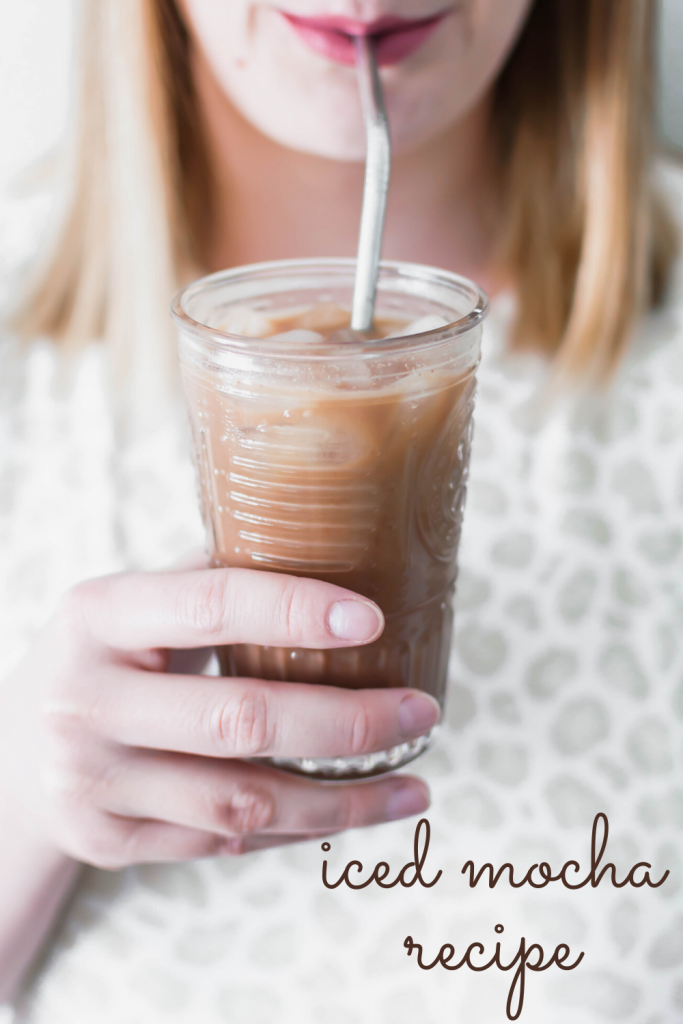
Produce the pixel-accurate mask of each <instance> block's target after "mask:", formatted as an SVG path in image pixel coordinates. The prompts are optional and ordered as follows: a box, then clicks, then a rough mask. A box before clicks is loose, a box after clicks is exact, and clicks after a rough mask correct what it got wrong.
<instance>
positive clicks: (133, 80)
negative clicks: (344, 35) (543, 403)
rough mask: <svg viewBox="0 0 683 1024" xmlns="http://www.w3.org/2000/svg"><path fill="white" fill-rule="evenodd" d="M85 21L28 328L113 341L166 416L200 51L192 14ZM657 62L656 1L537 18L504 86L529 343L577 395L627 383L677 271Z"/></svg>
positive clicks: (520, 338) (512, 230)
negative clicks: (53, 225) (62, 191)
mask: <svg viewBox="0 0 683 1024" xmlns="http://www.w3.org/2000/svg"><path fill="white" fill-rule="evenodd" d="M81 3H82V14H83V17H82V25H81V40H80V43H81V53H82V61H81V64H80V71H81V79H80V83H79V88H78V96H79V109H78V114H77V117H76V120H75V132H74V135H73V138H72V145H71V148H70V165H69V169H68V171H67V174H66V181H67V182H68V184H69V192H68V194H67V196H66V197H65V203H64V219H63V221H62V225H61V229H60V230H59V232H58V233H57V235H56V237H55V240H54V244H53V245H52V247H51V249H50V251H49V252H48V253H47V254H46V256H45V258H44V259H43V262H42V263H41V265H40V266H39V267H38V269H37V272H36V274H35V276H34V278H33V281H32V282H31V285H30V291H29V296H28V299H27V301H25V302H24V304H23V305H22V307H21V309H20V310H19V313H18V314H17V316H16V317H15V324H16V326H17V327H18V328H19V329H20V331H21V333H23V334H25V335H35V334H48V335H50V336H52V337H55V338H60V339H62V340H63V342H64V344H65V345H66V346H67V347H73V346H77V345H79V344H80V343H81V342H83V341H84V340H86V339H92V338H93V337H99V336H105V337H107V339H108V340H109V342H110V344H111V349H112V355H113V358H114V362H115V365H116V367H117V369H118V372H119V374H120V375H128V376H129V379H132V378H133V377H134V378H135V379H136V380H137V381H138V388H142V389H143V390H144V391H145V393H146V397H149V394H148V392H149V389H154V388H155V387H156V388H157V389H158V390H159V389H161V390H163V389H164V388H165V387H166V386H167V381H168V377H169V375H171V374H172V365H173V357H172V352H173V347H172V343H171V342H170V339H169V325H168V314H167V308H168V299H169V296H170V295H171V294H172V292H173V291H174V289H175V287H176V286H177V285H178V283H179V282H181V281H183V280H186V279H187V278H188V276H189V275H190V274H192V273H194V272H197V271H198V270H199V269H200V263H201V260H200V252H201V242H202V236H203V226H204V224H205V223H206V218H207V217H208V216H210V208H211V179H210V173H209V168H208V161H207V159H206V157H205V152H206V150H205V146H204V143H203V138H202V128H201V124H202V120H201V116H200V111H199V108H198V104H197V102H196V98H195V95H194V91H193V84H192V75H191V67H190V41H189V37H188V33H187V31H186V29H185V26H184V25H183V22H182V20H181V18H180V15H179V13H178V10H177V8H176V4H175V0H81ZM652 49H653V3H652V0H537V2H536V3H535V4H534V6H533V7H532V9H531V12H530V15H529V17H528V19H527V22H526V24H525V26H524V28H523V30H522V32H521V35H520V37H519V39H518V41H517V44H516V46H515V48H514V50H513V52H512V53H511V55H510V57H509V59H508V60H507V62H506V65H505V67H504V68H503V70H502V72H501V74H500V76H499V78H498V81H497V83H496V87H495V103H494V133H495V143H496V145H497V147H498V156H499V167H500V175H501V185H502V188H503V190H504V196H505V202H506V206H505V209H506V214H507V215H506V218H505V224H506V226H505V230H504V232H502V233H501V238H500V259H501V261H502V262H503V264H504V265H505V266H507V268H508V269H509V270H510V272H511V274H512V275H513V279H514V281H515V283H516V288H517V293H518V297H519V316H518V320H517V324H516V328H515V331H514V337H513V344H514V345H516V346H518V347H519V346H525V347H534V348H537V349H540V350H542V351H544V352H547V353H549V354H554V356H555V359H556V361H557V364H558V365H560V366H561V367H562V370H563V372H564V373H565V374H566V375H568V376H573V377H575V378H587V377H591V378H593V379H606V378H607V377H608V376H609V374H610V373H611V372H612V370H613V369H614V367H615V366H616V365H617V363H618V361H619V359H620V356H621V355H622V353H623V351H624V348H625V346H626V344H627V341H628V337H629V332H630V328H631V326H632V324H633V322H634V319H635V317H636V316H637V315H638V314H639V313H640V312H641V311H642V310H644V309H646V308H648V307H649V306H651V305H653V304H656V303H657V302H658V301H659V300H660V299H661V298H662V295H663V292H664V288H665V284H666V280H667V274H668V271H669V268H670V266H671V264H672V261H673V259H674V256H675V253H676V234H675V232H674V228H673V223H672V221H671V219H670V217H669V215H668V213H667V211H666V209H665V207H664V205H663V203H662V201H661V199H660V197H659V196H658V194H657V191H656V188H655V186H654V183H653V181H652V155H653V150H654V140H653V127H652V123H653V117H652ZM132 367H135V368H137V372H136V373H131V368H132Z"/></svg>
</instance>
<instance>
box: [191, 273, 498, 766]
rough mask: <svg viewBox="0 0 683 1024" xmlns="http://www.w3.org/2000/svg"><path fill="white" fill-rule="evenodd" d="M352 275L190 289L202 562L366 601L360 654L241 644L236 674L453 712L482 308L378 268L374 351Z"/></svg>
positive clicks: (449, 287) (411, 752) (467, 291)
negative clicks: (302, 579)
mask: <svg viewBox="0 0 683 1024" xmlns="http://www.w3.org/2000/svg"><path fill="white" fill-rule="evenodd" d="M352 285H353V264H352V263H351V262H346V261H329V262H320V261H296V262H294V261H292V262H283V263H278V264H270V265H261V266H260V267H255V268H241V269H240V270H237V271H230V272H227V273H225V274H221V275H215V276H214V277H213V278H208V279H205V280H204V281H203V282H198V283H196V284H195V285H193V286H190V288H189V289H187V290H186V291H185V292H184V293H183V295H181V296H180V297H179V299H178V300H177V301H176V305H175V316H176V320H177V321H178V323H179V327H180V335H181V367H182V374H183V382H184V387H185V391H186V395H187V399H188V406H189V410H190V420H191V424H192V431H193V437H194V445H195V461H196V465H197V470H198V477H199V485H200V492H201V501H202V508H203V514H204V519H205V523H206V526H207V535H208V541H209V549H210V557H211V560H212V563H213V564H214V565H216V566H241V567H248V568H259V569H267V570H270V571H276V572H286V573H291V574H296V575H303V576H313V577H316V578H318V579H322V580H327V581H329V582H332V583H336V584H339V585H341V586H344V587H347V588H349V589H350V590H354V591H356V592H357V593H359V594H362V595H364V596H366V597H368V598H371V599H372V600H373V601H376V602H377V604H378V605H379V606H380V608H381V609H382V611H383V613H384V616H385V619H386V626H385V629H384V632H383V634H382V636H381V637H380V638H379V639H378V640H376V641H375V642H374V643H372V644H369V645H367V646H362V647H353V648H342V649H337V650H335V649H331V650H304V649H284V648H273V647H259V646H256V645H232V646H230V647H225V648H222V649H221V650H219V660H220V664H221V669H222V671H223V673H224V674H226V675H245V676H254V677H258V678H265V679H279V680H292V681H297V682H314V683H324V684H328V685H333V686H343V687H354V688H358V687H379V686H410V687H416V688H418V689H421V690H424V691H426V692H428V693H430V694H432V695H433V696H434V697H436V699H437V700H438V701H439V702H440V703H442V704H443V700H444V691H445V684H446V676H447V666H448V656H449V650H450V640H451V632H452V624H453V611H452V598H453V591H454V585H455V578H456V573H457V549H458V540H459V537H460V528H461V521H462V514H463V507H464V499H465V485H466V479H467V466H468V458H469V442H470V432H471V416H472V407H473V397H474V383H475V379H474V374H475V369H476V364H477V361H478V356H479V341H480V334H481V323H482V320H483V317H484V315H485V312H486V300H485V297H484V296H483V295H482V293H481V292H480V291H479V290H478V289H477V288H476V287H475V286H473V285H472V284H471V283H470V282H467V281H465V280H464V279H461V278H458V277H455V276H454V275H450V274H446V273H445V272H440V271H434V270H431V269H429V268H422V267H414V266H411V265H405V264H393V265H392V264H386V265H383V269H382V274H381V277H380V284H379V291H378V300H377V315H376V317H375V328H374V332H373V335H372V337H371V338H367V337H365V338H361V337H358V336H356V335H354V334H353V332H351V331H350V330H349V327H348V324H349V304H350V295H351V290H352ZM425 745H426V739H425V738H420V739H419V740H416V741H412V742H411V743H406V744H403V745H402V746H401V747H400V748H396V749H395V750H394V751H383V752H379V753H377V754H374V755H370V756H369V757H362V758H353V759H349V758H339V759H330V760H329V761H325V762H322V761H320V760H316V761H310V762H305V761H294V760H288V761H287V763H286V764H283V766H285V767H290V768H294V769H295V770H300V771H307V772H309V773H311V774H314V775H319V776H322V777H349V776H350V775H353V774H367V773H373V772H378V771H383V770H388V769H389V768H392V767H396V766H397V765H398V764H401V763H405V762H406V761H407V760H410V759H411V758H412V757H414V756H416V754H417V753H419V752H420V750H421V749H423V748H424V746H425Z"/></svg>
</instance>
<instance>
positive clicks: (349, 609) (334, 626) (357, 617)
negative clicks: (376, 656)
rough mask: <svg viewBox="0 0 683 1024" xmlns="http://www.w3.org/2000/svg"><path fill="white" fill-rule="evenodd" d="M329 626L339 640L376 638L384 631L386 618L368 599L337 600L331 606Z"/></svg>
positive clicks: (328, 619)
mask: <svg viewBox="0 0 683 1024" xmlns="http://www.w3.org/2000/svg"><path fill="white" fill-rule="evenodd" d="M327 626H328V629H329V631H330V633H332V635H333V636H336V637H337V639H339V640H355V641H356V642H357V643H358V642H360V641H362V640H374V639H375V638H376V637H378V636H379V634H380V633H381V632H382V627H383V626H384V619H383V618H382V613H381V612H380V611H379V609H378V608H376V607H375V605H374V604H370V603H369V602H368V601H337V603H336V604H333V605H332V607H331V608H330V612H329V615H328V616H327Z"/></svg>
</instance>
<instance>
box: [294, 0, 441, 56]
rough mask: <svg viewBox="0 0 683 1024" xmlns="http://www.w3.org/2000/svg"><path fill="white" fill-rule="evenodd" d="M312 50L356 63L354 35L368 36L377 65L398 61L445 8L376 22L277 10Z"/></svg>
mask: <svg viewBox="0 0 683 1024" xmlns="http://www.w3.org/2000/svg"><path fill="white" fill-rule="evenodd" d="M280 13H281V14H282V15H283V17H285V18H286V19H287V21H288V22H289V23H290V25H291V26H292V27H293V28H294V30H295V31H296V32H297V34H298V35H299V37H300V39H302V40H303V41H304V42H305V43H306V44H307V45H308V46H310V47H311V49H312V50H315V51H316V52H317V53H321V54H322V55H323V56H324V57H327V58H328V59H329V60H334V61H337V63H339V64H355V50H354V37H355V36H370V37H371V38H372V39H373V41H374V44H375V56H376V57H377V62H378V64H380V65H383V66H386V65H387V64H398V62H399V61H401V60H404V59H405V58H406V57H409V56H410V54H411V53H414V52H415V50H417V48H418V47H419V46H421V45H422V43H423V42H424V41H425V39H426V38H427V37H428V36H430V35H431V34H432V32H433V31H434V29H435V28H437V26H438V25H439V24H440V23H441V22H442V21H443V19H444V18H445V17H446V15H447V14H448V11H439V12H438V13H437V14H433V15H431V16H430V17H429V18H396V17H393V16H391V15H389V16H386V17H384V18H378V19H377V21H371V22H362V21H353V20H352V19H351V18H339V17H329V18H301V17H299V15H296V14H287V12H286V11H281V12H280Z"/></svg>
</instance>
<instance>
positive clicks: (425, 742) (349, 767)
mask: <svg viewBox="0 0 683 1024" xmlns="http://www.w3.org/2000/svg"><path fill="white" fill-rule="evenodd" d="M433 735H434V730H433V729H432V730H431V732H428V733H426V735H424V736H418V737H417V739H414V740H410V741H409V742H408V743H400V744H399V745H398V746H397V747H391V749H390V750H377V751H375V752H374V753H372V754H359V755H358V756H357V757H264V758H259V760H260V761H262V762H264V763H265V764H270V765H272V766H273V768H281V769H283V770H284V771H287V772H294V773H295V774H296V775H306V776H307V777H308V778H309V779H323V780H327V781H328V782H335V781H339V782H343V781H347V780H350V779H366V778H371V777H372V776H373V775H383V774H384V773H385V772H393V771H395V770H396V769H397V768H402V767H403V765H405V764H408V763H409V762H410V761H414V760H415V758H416V757H419V756H420V754H422V753H424V751H425V750H426V749H427V747H428V746H429V744H430V742H431V740H432V737H433Z"/></svg>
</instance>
